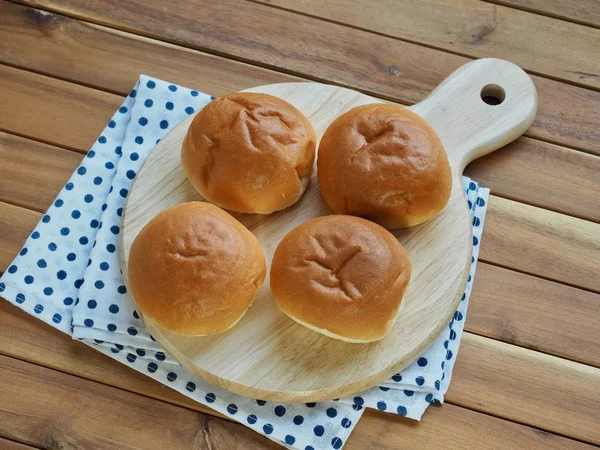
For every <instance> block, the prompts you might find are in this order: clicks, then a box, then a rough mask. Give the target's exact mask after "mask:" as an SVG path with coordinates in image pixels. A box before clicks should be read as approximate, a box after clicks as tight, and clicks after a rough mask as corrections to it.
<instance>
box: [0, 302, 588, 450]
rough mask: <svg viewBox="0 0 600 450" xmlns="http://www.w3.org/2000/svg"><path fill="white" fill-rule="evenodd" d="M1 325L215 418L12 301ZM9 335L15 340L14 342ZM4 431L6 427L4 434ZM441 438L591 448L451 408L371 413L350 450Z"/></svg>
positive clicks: (0, 309) (38, 352) (0, 313)
mask: <svg viewBox="0 0 600 450" xmlns="http://www.w3.org/2000/svg"><path fill="white" fill-rule="evenodd" d="M0 324H1V325H2V326H0V353H2V354H7V355H14V356H17V357H19V358H22V359H25V360H27V361H32V362H35V363H36V364H40V365H42V366H46V367H51V368H55V369H58V370H61V371H65V372H68V373H72V374H75V375H78V376H81V377H84V378H89V379H92V380H96V381H99V382H101V383H103V384H107V385H110V386H115V387H118V388H121V389H125V390H127V391H132V392H137V393H140V394H142V395H145V396H148V397H151V398H157V399H160V400H164V401H166V402H169V403H172V404H176V405H182V406H185V407H187V408H190V409H194V410H199V411H206V412H209V413H211V414H215V412H214V411H212V410H209V409H208V408H205V407H204V406H202V405H201V404H199V403H195V402H192V401H191V400H189V399H188V398H187V397H184V396H183V395H181V394H179V393H177V392H176V391H173V390H171V389H168V388H165V387H164V386H163V385H161V384H159V383H158V382H155V381H154V380H152V379H150V378H147V377H145V376H143V375H141V374H138V373H137V372H135V371H133V370H131V369H129V368H127V367H126V366H124V365H122V364H120V363H118V362H116V361H114V360H112V359H111V358H108V357H106V356H105V355H103V354H101V353H99V352H96V351H95V350H93V349H91V348H89V347H88V346H86V345H84V344H82V343H81V342H78V341H73V340H71V339H70V338H69V337H68V336H66V335H64V334H62V333H59V332H58V331H56V330H54V329H52V328H51V327H50V326H48V325H45V324H42V323H40V322H39V321H38V320H37V319H35V318H34V317H32V316H29V315H28V314H26V313H24V312H23V311H21V310H19V309H17V308H16V307H14V306H12V305H10V304H8V303H6V302H0ZM8 336H12V337H13V338H10V339H9V338H8ZM14 336H19V339H14ZM1 430H2V427H1V425H0V433H2V431H1ZM441 438H443V439H444V442H445V443H448V447H452V448H470V447H469V445H470V444H471V445H472V443H473V442H482V445H483V447H481V448H482V449H486V448H489V449H497V448H515V449H517V448H550V449H557V450H558V449H563V448H574V449H586V448H590V447H589V446H587V445H585V444H582V443H579V442H576V441H572V440H569V439H565V438H562V437H559V436H556V435H553V434H550V433H546V432H540V431H538V430H535V429H532V428H529V427H526V426H522V425H519V424H515V423H512V422H508V421H504V420H501V419H498V418H495V417H492V416H488V415H484V414H480V413H477V412H474V411H470V410H468V409H464V408H460V407H457V406H453V405H451V404H446V405H444V406H443V407H440V408H437V407H432V408H430V409H429V410H428V411H427V414H426V415H425V417H424V419H423V421H422V422H421V423H417V422H413V421H410V420H407V419H402V418H400V417H397V416H394V415H391V414H384V413H379V412H375V411H373V410H368V411H366V412H365V413H364V415H363V418H362V419H361V421H360V422H359V425H358V426H357V428H356V429H355V431H354V432H353V433H352V436H351V438H350V439H349V440H348V443H347V444H346V446H345V447H344V448H350V449H353V448H356V449H364V448H367V447H368V445H366V443H369V446H375V447H376V448H381V449H382V450H387V449H396V448H398V443H399V440H401V442H402V445H403V448H407V449H411V448H414V449H424V450H427V449H439V439H441ZM484 441H485V444H483V442H484ZM450 443H451V444H452V445H450ZM503 444H506V445H503Z"/></svg>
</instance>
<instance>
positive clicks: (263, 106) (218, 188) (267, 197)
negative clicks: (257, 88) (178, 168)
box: [181, 92, 316, 214]
mask: <svg viewBox="0 0 600 450" xmlns="http://www.w3.org/2000/svg"><path fill="white" fill-rule="evenodd" d="M315 145H316V136H315V130H314V128H313V127H312V125H311V124H310V122H309V121H308V119H307V118H306V117H304V115H303V114H302V113H301V112H300V111H298V110H297V109H296V108H295V107H294V106H292V105H290V104H289V103H287V102H286V101H284V100H282V99H280V98H278V97H274V96H272V95H267V94H254V93H249V92H238V93H235V94H230V95H226V96H225V97H221V98H217V99H215V100H213V101H212V102H211V103H209V104H208V105H206V106H205V107H204V109H202V110H201V111H200V112H199V113H198V114H197V115H196V117H194V120H193V121H192V124H191V126H190V128H189V130H188V132H187V135H186V137H185V140H184V142H183V147H182V152H181V162H182V164H183V169H184V171H185V173H186V175H187V177H188V179H189V180H190V182H191V183H192V184H193V185H194V187H195V188H196V189H197V190H198V191H199V192H200V194H202V196H203V197H204V198H205V199H207V200H208V201H210V202H212V203H215V204H217V205H219V206H221V207H222V208H225V209H229V210H232V211H239V212H246V213H260V214H269V213H271V212H273V211H277V210H280V209H284V208H287V207H288V206H291V205H293V204H294V203H296V201H298V199H300V197H301V196H302V194H303V193H304V190H305V189H306V186H307V184H308V182H309V180H310V176H311V173H312V170H313V164H314V160H315Z"/></svg>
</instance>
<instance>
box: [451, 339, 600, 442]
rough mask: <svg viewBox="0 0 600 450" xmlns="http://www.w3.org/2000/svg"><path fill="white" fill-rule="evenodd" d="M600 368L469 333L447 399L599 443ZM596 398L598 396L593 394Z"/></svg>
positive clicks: (459, 356)
mask: <svg viewBox="0 0 600 450" xmlns="http://www.w3.org/2000/svg"><path fill="white" fill-rule="evenodd" d="M597 398H600V369H597V368H594V367H590V366H586V365H583V364H579V363H575V362H572V361H567V360H565V359H561V358H556V357H554V356H550V355H545V354H544V353H539V352H534V351H531V350H527V349H524V348H521V347H516V346H514V345H510V344H505V343H503V342H499V341H495V340H493V339H488V338H485V337H481V336H476V335H474V334H470V333H465V334H464V335H463V340H462V343H461V347H460V350H459V354H458V359H457V362H456V366H455V367H454V375H453V377H452V384H451V385H450V389H449V391H448V393H447V395H446V400H447V401H448V402H450V403H454V404H457V405H460V406H463V407H467V408H469V409H474V410H477V411H483V412H486V413H489V414H493V415H495V416H499V417H503V418H506V419H510V420H514V421H518V422H521V423H526V424H528V425H531V426H535V427H539V428H542V429H545V430H552V431H553V432H555V433H559V434H562V435H565V436H571V437H575V438H577V439H578V440H582V441H586V442H589V443H593V444H595V445H598V444H600V427H599V426H598V423H600V403H599V402H597V401H595V399H597ZM592 399H594V400H592Z"/></svg>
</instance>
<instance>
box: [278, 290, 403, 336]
mask: <svg viewBox="0 0 600 450" xmlns="http://www.w3.org/2000/svg"><path fill="white" fill-rule="evenodd" d="M403 309H404V301H403V299H402V300H400V306H399V307H398V312H397V313H396V315H395V316H394V319H393V320H392V326H390V329H389V330H388V331H387V333H385V334H383V335H382V336H380V337H377V338H373V339H351V338H349V337H346V336H340V335H339V334H335V333H332V332H331V331H329V330H327V329H325V328H319V327H315V326H314V325H311V324H309V323H307V322H304V321H303V320H300V319H298V318H297V317H294V316H292V315H290V314H288V313H286V312H285V311H283V312H284V314H285V315H286V316H288V317H289V318H290V319H292V320H294V321H295V322H297V323H299V324H300V325H302V326H305V327H306V328H308V329H310V330H313V331H316V332H317V333H320V334H323V335H325V336H327V337H330V338H333V339H337V340H340V341H344V342H349V343H351V344H368V343H370V342H377V341H380V340H382V339H383V338H384V337H386V336H387V335H388V334H389V332H390V331H392V328H393V327H394V324H395V323H396V321H397V320H398V317H400V313H401V312H402V310H403Z"/></svg>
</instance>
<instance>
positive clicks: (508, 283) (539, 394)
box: [0, 0, 600, 449]
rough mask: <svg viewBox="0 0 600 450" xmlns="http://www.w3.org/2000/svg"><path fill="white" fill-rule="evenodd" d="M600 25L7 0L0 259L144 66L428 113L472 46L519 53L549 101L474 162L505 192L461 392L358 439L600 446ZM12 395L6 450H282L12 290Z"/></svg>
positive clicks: (599, 17) (4, 374) (413, 12)
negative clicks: (523, 129)
mask: <svg viewBox="0 0 600 450" xmlns="http://www.w3.org/2000/svg"><path fill="white" fill-rule="evenodd" d="M192 3H198V5H193V4H192ZM199 3H203V4H201V5H200V4H199ZM599 28H600V3H599V2H598V1H596V0H580V1H578V2H570V1H569V0H492V1H488V2H482V1H477V0H454V1H452V0H422V1H418V0H412V1H411V0H403V1H398V0H384V1H379V2H370V1H369V0H352V1H350V0H347V1H342V0H329V1H327V2H322V1H318V0H303V1H298V0H257V1H252V2H251V1H241V0H240V1H236V0H221V1H218V2H212V1H205V2H192V1H190V0H187V1H172V2H162V1H158V0H129V1H117V0H113V1H105V2H100V1H96V2H94V1H85V0H79V1H78V0H62V1H59V0H25V1H17V2H4V1H3V2H2V3H0V62H1V63H2V64H1V65H0V130H1V131H0V271H2V270H5V269H6V268H7V266H8V264H9V263H10V261H11V260H12V259H13V258H14V257H15V255H16V254H17V252H18V251H19V249H20V247H21V245H22V244H23V242H24V240H25V239H26V237H27V236H28V234H29V233H30V232H31V230H32V229H33V228H34V226H35V224H36V223H37V222H38V220H39V219H40V217H41V215H42V212H43V211H44V210H45V209H46V208H47V207H48V206H49V205H50V203H51V202H52V200H53V199H54V197H55V196H56V194H57V192H58V191H59V190H60V188H61V187H62V186H63V184H64V183H65V182H66V180H67V178H68V177H69V175H70V173H71V172H72V171H73V170H74V168H75V167H77V165H78V163H79V161H80V160H81V158H82V155H83V154H85V152H86V151H87V150H88V148H89V147H90V146H91V144H92V143H93V142H94V140H95V138H96V137H97V135H98V134H99V132H100V131H101V130H102V128H103V127H104V126H105V124H106V123H107V122H108V120H109V117H110V116H111V115H112V113H113V112H114V110H115V109H116V108H117V107H118V105H119V104H120V103H121V101H122V99H123V97H124V96H125V95H126V94H127V92H128V91H129V90H130V88H131V87H132V86H133V84H134V83H135V81H136V80H137V77H138V75H139V74H140V73H145V74H148V75H152V76H156V77H159V78H162V79H166V80H170V81H173V82H175V83H179V84H182V85H185V86H190V87H194V88H197V89H199V90H202V91H205V92H208V93H211V94H213V95H222V94H225V93H228V92H231V91H236V90H239V89H243V88H247V87H250V86H255V85H261V84H267V83H271V82H280V81H289V80H298V79H309V80H318V81H322V82H329V83H335V84H340V85H344V86H349V87H352V88H354V89H358V90H360V91H364V92H366V93H369V94H371V95H374V96H378V97H381V98H385V99H388V100H392V101H396V102H399V103H402V104H411V103H414V102H417V101H419V100H420V99H422V98H423V97H424V96H425V95H426V94H427V93H428V92H429V91H430V90H431V89H432V88H433V87H435V86H436V85H437V84H438V83H439V82H440V81H442V79H444V78H445V77H446V76H447V75H448V74H449V73H451V72H452V71H453V70H454V69H455V68H457V67H458V66H460V65H461V64H464V63H465V62H466V61H468V60H469V59H472V58H477V57H483V56H495V57H500V58H504V59H508V60H511V61H513V62H515V63H517V64H519V65H521V66H522V67H523V68H525V69H526V70H528V71H529V72H530V73H531V74H532V78H533V80H534V82H535V84H536V86H537V89H538V93H539V111H538V115H537V120H536V122H535V124H534V125H533V127H532V128H531V129H530V130H529V131H528V132H527V133H526V136H524V137H522V138H520V139H519V140H517V141H516V142H514V143H512V144H510V145H508V146H507V147H505V148H504V149H502V150H499V151H497V152H496V153H493V154H491V155H489V156H487V157H485V158H483V159H481V160H479V161H476V162H475V163H473V164H471V165H470V166H469V167H468V168H467V171H466V174H467V175H469V176H471V177H473V178H474V179H476V180H477V181H479V182H480V183H483V184H485V185H487V186H489V187H490V188H491V189H492V194H493V195H492V197H491V199H490V202H489V210H488V213H487V219H486V227H485V232H484V235H483V243H482V247H481V255H480V259H481V262H480V264H479V266H478V270H477V277H476V281H475V287H474V292H473V294H472V297H471V305H470V308H469V314H468V320H467V324H466V329H467V332H466V333H465V335H464V337H463V342H462V346H461V349H460V352H459V355H458V361H457V365H456V367H455V371H454V379H453V381H452V385H451V388H450V391H449V392H448V395H447V397H446V400H447V401H446V404H445V405H443V406H441V407H431V408H430V409H429V410H428V411H427V413H426V414H425V416H424V419H423V421H422V422H421V423H416V422H412V421H410V420H406V419H402V418H400V417H397V416H394V415H391V414H384V413H379V412H375V411H372V410H369V411H367V412H366V413H365V414H364V416H363V418H362V419H361V421H360V423H359V425H358V426H357V428H356V430H355V431H354V432H353V434H352V436H351V437H350V439H349V440H348V442H347V444H346V447H345V448H348V449H364V448H381V449H392V448H415V449H440V448H452V449H457V448H464V449H474V448H477V449H488V448H490V449H492V448H493V449H498V448H502V449H504V448H519V449H530V448H554V449H565V448H577V449H585V448H592V446H594V445H596V446H597V445H599V444H600V347H599V342H600V325H599V323H600V273H599V270H600V225H599V222H600V92H599V91H600V54H599V51H600V29H599ZM0 386H1V387H0V436H1V437H0V448H7V449H25V448H31V447H38V448H107V449H108V448H110V449H112V448H144V449H152V448H157V449H159V448H178V449H179V448H206V449H220V448H227V449H230V448H240V449H249V448H264V447H267V448H279V447H277V446H276V445H275V444H273V443H272V442H271V441H269V440H268V439H266V438H264V437H262V436H260V435H258V434H256V433H254V432H252V431H250V430H248V429H247V428H245V427H243V426H242V425H239V424H237V423H233V422H229V421H227V420H225V419H223V418H220V417H215V416H214V414H215V413H214V412H213V411H210V410H208V409H207V408H205V407H203V406H202V405H199V404H195V403H193V402H191V401H190V400H188V399H187V398H185V397H184V396H182V395H179V394H178V393H176V392H174V391H171V390H169V389H168V388H166V387H164V386H162V385H160V384H158V383H156V382H154V381H153V380H151V379H149V378H146V377H144V376H143V375H140V374H138V373H136V372H134V371H132V370H129V369H128V368H126V367H125V366H123V365H121V364H119V363H117V362H115V361H113V360H111V359H109V358H106V357H105V356H103V355H101V354H100V353H98V352H96V351H94V350H92V349H90V348H88V347H86V346H85V345H82V344H80V343H78V342H74V341H72V340H71V339H69V338H68V337H67V336H65V335H63V334H61V333H59V332H57V331H55V330H54V329H52V328H51V327H49V326H46V325H44V324H42V323H41V322H39V321H37V320H36V319H34V318H33V317H30V316H28V315H26V314H24V313H23V312H21V311H20V310H18V309H17V308H15V307H13V306H12V305H10V304H9V303H8V302H0Z"/></svg>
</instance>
